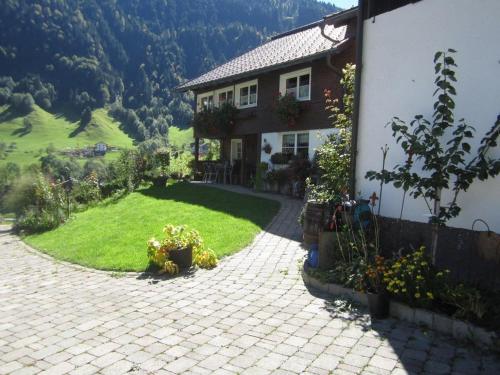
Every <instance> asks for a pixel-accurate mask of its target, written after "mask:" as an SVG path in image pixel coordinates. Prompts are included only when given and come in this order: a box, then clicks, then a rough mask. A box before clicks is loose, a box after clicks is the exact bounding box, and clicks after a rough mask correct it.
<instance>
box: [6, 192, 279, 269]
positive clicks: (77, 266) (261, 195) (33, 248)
mask: <svg viewBox="0 0 500 375" xmlns="http://www.w3.org/2000/svg"><path fill="white" fill-rule="evenodd" d="M196 185H198V186H204V187H207V188H213V189H219V190H226V191H231V190H230V189H227V188H225V187H224V185H220V186H219V185H206V184H196ZM231 192H232V193H234V194H241V195H249V196H254V197H257V198H263V199H268V200H272V201H275V202H278V210H277V211H276V213H275V214H274V216H273V217H272V218H271V219H270V220H269V223H267V225H266V226H265V227H264V228H263V229H262V230H261V231H260V232H258V233H257V234H256V235H255V236H254V237H253V238H252V240H251V241H250V242H249V243H248V244H246V245H244V246H243V247H242V248H241V249H239V250H238V251H235V252H233V253H231V254H228V255H224V256H222V257H221V258H219V263H220V262H222V261H225V260H226V259H228V258H229V257H232V256H233V255H236V254H238V253H239V252H241V251H243V250H245V249H246V248H247V247H249V246H251V245H252V244H253V243H254V241H255V240H256V238H257V237H259V236H260V235H262V234H263V233H265V232H267V231H268V229H269V227H270V226H271V225H272V223H273V222H274V220H275V219H276V217H278V216H279V213H280V211H281V210H282V208H283V204H282V199H283V197H281V196H279V195H273V194H266V193H259V192H254V191H251V190H248V191H246V190H244V191H231ZM11 233H12V231H11ZM14 235H15V234H14ZM16 237H17V238H18V241H19V243H20V244H21V246H22V247H23V248H25V249H26V250H27V251H28V252H29V253H31V254H34V255H37V256H40V257H41V258H43V259H47V260H52V261H53V262H55V263H60V264H62V265H65V266H69V267H72V268H75V269H77V270H80V271H87V272H93V273H98V274H109V275H110V276H112V275H113V274H119V275H120V276H123V277H137V276H140V275H143V276H145V277H148V276H157V274H156V273H154V272H149V271H146V270H144V271H119V270H109V269H99V268H94V267H89V266H84V265H82V264H79V263H76V262H71V261H69V260H62V259H58V258H56V257H54V256H53V255H51V254H48V253H47V252H46V250H44V249H41V248H38V247H36V246H34V245H31V244H29V243H28V242H26V241H25V237H22V236H19V235H16Z"/></svg>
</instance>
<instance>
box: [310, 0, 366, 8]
mask: <svg viewBox="0 0 500 375" xmlns="http://www.w3.org/2000/svg"><path fill="white" fill-rule="evenodd" d="M319 1H322V2H324V3H330V4H335V5H336V6H338V7H339V8H343V9H348V8H350V7H352V6H353V5H358V0H319Z"/></svg>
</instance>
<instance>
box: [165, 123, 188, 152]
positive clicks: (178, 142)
mask: <svg viewBox="0 0 500 375" xmlns="http://www.w3.org/2000/svg"><path fill="white" fill-rule="evenodd" d="M168 141H169V143H170V144H171V145H172V146H174V147H176V148H178V149H182V148H186V147H189V145H190V143H192V142H194V137H193V128H187V129H180V128H178V127H175V126H171V127H170V128H168Z"/></svg>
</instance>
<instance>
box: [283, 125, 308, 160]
mask: <svg viewBox="0 0 500 375" xmlns="http://www.w3.org/2000/svg"><path fill="white" fill-rule="evenodd" d="M299 134H307V135H308V144H307V158H308V159H309V154H310V151H311V132H309V131H307V130H306V131H298V132H286V133H281V137H280V138H281V139H280V142H281V152H283V137H284V136H286V135H293V136H294V138H295V140H294V145H293V155H294V156H295V155H297V151H298V140H299Z"/></svg>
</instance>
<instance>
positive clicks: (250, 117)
mask: <svg viewBox="0 0 500 375" xmlns="http://www.w3.org/2000/svg"><path fill="white" fill-rule="evenodd" d="M354 57H355V48H354V43H353V42H351V43H350V45H349V46H347V47H346V49H344V50H343V51H342V52H341V53H339V54H335V55H333V56H332V57H331V63H332V65H333V66H335V67H336V68H338V71H340V69H342V68H343V67H344V66H345V65H346V64H347V63H354ZM307 67H311V70H312V71H311V75H312V78H311V100H309V101H305V102H303V103H304V104H303V105H304V107H305V109H304V111H303V113H302V114H301V116H300V118H299V119H298V120H297V122H296V124H295V125H294V126H293V128H291V127H290V126H289V125H288V124H284V123H282V122H281V121H280V120H279V119H278V117H277V116H276V114H275V111H274V106H275V103H276V100H277V98H278V95H279V81H280V75H281V74H285V73H289V72H293V71H295V70H299V69H303V68H307ZM255 78H258V80H259V86H258V103H257V104H258V105H257V107H254V108H247V109H242V110H240V113H239V119H238V121H237V122H236V125H235V127H234V130H233V132H232V134H231V135H230V138H238V137H239V136H242V135H250V134H261V133H268V132H283V131H292V130H308V129H324V128H328V127H330V126H331V120H330V119H328V115H327V113H326V112H325V97H324V90H325V89H329V90H331V91H332V94H333V95H334V96H335V97H338V98H341V97H342V88H341V86H340V76H339V74H338V73H336V72H335V71H334V70H332V69H331V68H330V67H329V66H328V64H327V60H326V57H322V58H320V59H317V60H313V61H311V62H310V63H304V64H298V65H294V66H291V67H288V68H286V69H282V70H277V71H273V72H269V73H264V74H260V75H258V76H256V77H248V78H246V79H244V80H240V81H235V82H234V83H233V84H235V85H236V84H238V83H240V82H244V81H249V80H252V79H255ZM227 86H229V85H228V84H224V85H222V86H220V87H211V88H209V89H204V90H202V91H200V92H198V93H203V92H207V91H211V90H216V89H218V88H222V87H227ZM198 93H197V94H198ZM195 136H197V135H196V134H195Z"/></svg>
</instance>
